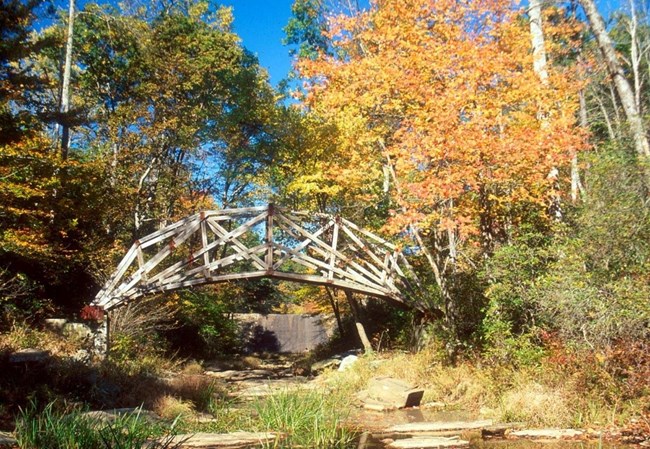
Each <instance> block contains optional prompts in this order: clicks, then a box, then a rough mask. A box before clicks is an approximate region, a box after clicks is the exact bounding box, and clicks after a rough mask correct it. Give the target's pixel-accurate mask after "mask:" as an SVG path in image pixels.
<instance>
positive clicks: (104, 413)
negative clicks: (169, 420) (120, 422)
mask: <svg viewBox="0 0 650 449" xmlns="http://www.w3.org/2000/svg"><path fill="white" fill-rule="evenodd" d="M83 415H84V416H86V417H88V418H90V419H92V420H96V421H98V422H102V423H109V422H113V421H115V420H116V419H117V418H118V417H120V416H124V415H134V416H138V417H139V418H141V419H144V420H147V421H149V422H157V421H160V420H161V419H162V418H161V417H160V416H158V415H157V414H155V413H154V412H152V411H150V410H143V409H141V408H114V409H110V410H93V411H90V412H85V413H84V414H83Z"/></svg>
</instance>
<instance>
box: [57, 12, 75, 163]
mask: <svg viewBox="0 0 650 449" xmlns="http://www.w3.org/2000/svg"><path fill="white" fill-rule="evenodd" d="M69 2H70V3H69V5H70V7H69V10H68V35H67V39H66V44H65V63H64V65H63V82H62V85H61V109H60V112H61V121H62V123H61V159H63V160H65V159H67V158H68V147H69V146H70V125H69V124H68V118H67V114H68V112H69V111H70V72H71V71H72V38H73V34H74V0H69Z"/></svg>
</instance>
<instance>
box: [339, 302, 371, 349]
mask: <svg viewBox="0 0 650 449" xmlns="http://www.w3.org/2000/svg"><path fill="white" fill-rule="evenodd" d="M345 297H346V298H348V302H349V303H350V309H351V310H352V316H353V317H354V324H355V325H356V327H357V333H358V334H359V339H360V340H361V344H362V345H363V350H364V351H365V352H373V349H372V345H371V344H370V340H368V335H367V334H366V329H365V327H363V323H362V322H361V310H360V307H359V303H358V302H357V300H356V299H355V298H354V293H352V292H351V291H350V290H345Z"/></svg>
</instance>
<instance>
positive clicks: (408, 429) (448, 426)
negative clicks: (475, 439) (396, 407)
mask: <svg viewBox="0 0 650 449" xmlns="http://www.w3.org/2000/svg"><path fill="white" fill-rule="evenodd" d="M493 424H494V423H493V422H492V420H491V419H486V420H481V421H449V422H445V421H440V422H416V423H408V424H398V425H396V426H392V427H389V428H388V429H387V431H388V432H394V433H417V432H448V431H451V430H472V429H482V428H483V427H489V426H491V425H493Z"/></svg>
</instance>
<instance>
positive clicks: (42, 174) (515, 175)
mask: <svg viewBox="0 0 650 449" xmlns="http://www.w3.org/2000/svg"><path fill="white" fill-rule="evenodd" d="M69 6H70V8H69V11H67V10H66V11H62V10H56V9H55V8H53V6H52V5H51V4H50V3H48V2H46V1H43V0H2V1H1V10H0V59H1V65H0V127H1V130H0V180H1V182H0V320H1V323H2V327H3V328H4V329H9V328H10V327H11V326H12V325H15V324H16V323H23V322H25V321H27V322H29V323H38V322H39V320H40V319H42V318H45V317H50V316H55V315H61V314H63V315H65V314H67V315H74V314H78V313H79V311H80V310H81V309H82V307H83V306H84V305H85V304H87V303H88V302H89V301H90V300H92V298H93V296H94V294H95V293H96V292H97V291H98V290H99V288H100V286H101V285H102V284H103V282H104V281H105V279H106V278H107V276H109V275H110V274H111V272H112V270H113V269H114V267H115V264H116V263H117V261H118V260H119V259H120V258H121V257H122V255H123V254H124V252H125V249H126V248H128V247H129V246H130V245H131V243H132V242H133V241H134V240H136V239H137V238H138V237H140V236H143V235H146V234H148V233H150V232H153V231H155V230H157V229H160V228H161V227H163V226H165V225H167V224H169V223H172V222H173V221H175V220H177V219H180V218H183V217H185V216H187V215H189V214H192V213H195V212H196V211H198V210H202V209H215V208H226V207H241V206H247V205H255V204H263V203H266V202H268V201H274V202H275V203H277V204H280V205H282V206H285V207H287V208H291V209H296V210H309V211H315V212H327V213H332V214H340V215H341V216H344V217H346V218H349V219H351V220H353V221H354V222H355V223H358V224H359V225H361V226H363V227H365V228H366V229H369V230H372V231H373V232H376V233H379V234H381V235H383V236H384V237H385V238H387V239H389V240H391V241H393V242H395V243H398V244H399V245H401V246H402V247H404V248H408V254H409V258H410V259H411V262H412V264H413V266H414V267H415V268H416V269H417V271H418V273H419V276H420V278H421V280H422V282H423V283H424V285H425V288H426V291H427V301H428V303H429V304H430V307H431V314H430V316H427V317H425V318H423V317H421V316H416V314H415V313H414V312H412V311H401V310H393V311H386V310H375V309H377V308H380V307H379V306H378V305H377V304H375V302H376V301H373V300H367V301H365V302H364V304H365V307H366V308H367V311H366V312H367V316H368V318H369V320H370V321H372V317H373V313H374V314H377V315H379V314H383V315H381V316H382V317H383V318H382V319H381V320H375V321H379V322H376V323H375V325H374V327H375V328H376V329H375V330H371V333H372V332H375V333H376V335H380V334H381V335H389V336H390V338H388V337H385V339H384V344H391V345H402V346H409V347H410V348H414V347H423V346H425V345H427V344H434V343H433V342H436V341H438V342H440V341H442V342H444V346H445V351H446V353H447V354H448V355H449V356H450V357H451V358H456V357H459V356H467V357H469V356H475V355H480V356H481V357H482V358H484V359H485V360H491V361H494V362H506V363H514V364H523V365H526V364H531V363H537V362H539V360H541V358H542V357H543V356H544V355H545V354H546V353H547V351H548V350H549V348H553V347H557V346H558V345H560V346H562V347H567V348H576V349H580V348H582V349H587V350H588V351H592V352H593V351H596V352H597V353H598V352H599V351H608V350H612V348H621V347H622V348H628V349H629V350H630V351H636V352H635V354H637V355H638V356H639V357H641V356H642V355H643V354H644V353H645V357H646V359H647V350H648V347H649V346H648V337H649V333H650V300H649V299H648V298H650V282H649V281H650V214H649V212H650V206H649V205H648V198H649V196H648V189H650V185H649V184H650V146H649V145H648V134H647V126H648V125H647V120H646V117H647V113H648V108H649V107H650V95H649V93H650V87H649V86H648V83H650V16H649V15H648V14H649V12H650V11H648V9H647V5H646V4H645V3H642V2H639V3H636V2H635V1H634V0H630V2H629V3H626V4H625V5H623V4H621V5H620V6H621V9H620V10H619V11H617V12H614V13H613V14H612V15H611V17H610V19H609V21H608V22H607V23H605V22H604V19H603V17H602V16H601V14H600V13H599V12H598V10H597V9H596V6H595V5H594V3H593V1H592V0H580V1H578V2H566V3H563V2H540V1H539V0H531V1H530V2H529V3H528V4H527V5H525V6H520V5H517V4H515V3H514V2H511V1H509V0H480V1H457V0H438V1H435V2H432V1H428V0H409V1H402V0H377V1H373V2H371V3H370V5H369V7H367V8H359V7H358V6H357V7H355V6H354V2H344V1H340V2H338V1H331V2H323V1H320V0H296V1H295V2H294V5H293V8H292V13H293V16H292V18H291V19H290V21H289V23H288V24H287V26H286V28H285V33H286V42H285V43H286V44H287V51H291V52H293V55H294V62H295V64H294V70H293V72H292V73H291V74H290V75H289V78H288V80H287V82H285V83H282V84H281V86H280V88H277V89H276V88H274V87H273V86H271V84H270V82H269V80H268V75H267V73H266V71H265V70H264V69H263V68H262V67H260V65H259V62H258V61H257V59H256V57H255V56H254V55H252V54H251V53H250V52H249V51H247V49H246V48H244V47H243V46H242V44H241V41H240V38H239V37H238V36H237V34H236V33H235V32H234V30H233V27H232V24H233V11H232V10H231V9H229V8H225V7H220V6H218V5H216V4H213V3H209V2H207V1H199V0H197V1H190V0H188V1H180V2H171V1H169V2H168V1H166V0H161V1H159V2H153V1H152V2H146V1H145V2H135V1H133V2H124V3H120V4H119V6H118V5H117V4H115V3H101V4H94V3H88V4H86V5H85V6H84V7H83V9H81V10H76V9H75V5H74V0H70V3H69ZM235 14H236V11H235ZM327 293H328V292H325V291H320V290H319V289H318V288H315V287H301V286H295V285H293V286H292V285H287V284H284V283H280V284H278V283H273V282H271V281H268V282H267V281H257V282H250V283H240V284H233V285H229V286H224V285H216V286H214V287H213V288H210V289H205V290H200V291H188V292H180V293H177V294H175V295H174V296H172V297H166V298H163V300H162V301H164V303H165V307H164V308H163V309H164V310H165V312H166V313H169V314H171V315H174V316H175V318H174V319H175V320H181V321H183V322H184V323H185V325H186V327H188V326H189V327H192V328H193V329H194V330H195V331H196V332H198V336H199V337H201V338H202V339H203V340H202V341H203V343H204V344H205V345H208V346H209V343H210V341H212V342H215V341H217V340H218V341H219V344H221V345H222V346H223V345H224V344H225V343H224V342H225V341H227V339H225V338H224V335H223V334H224V330H223V329H220V328H219V326H220V325H222V326H224V327H227V324H226V323H223V316H222V312H224V311H234V310H238V311H243V310H267V311H268V310H300V311H314V310H322V311H325V312H328V311H331V309H329V307H330V305H334V306H335V308H336V309H337V313H338V312H339V307H338V304H339V299H338V298H333V297H332V296H328V294H327ZM147 304H149V303H147ZM341 304H342V305H341V310H340V311H341V313H343V315H345V314H347V313H349V312H348V311H347V309H346V306H344V305H343V302H342V301H341ZM145 305H146V304H145ZM150 307H153V308H154V309H156V310H161V309H160V307H159V306H150ZM387 316H388V317H387ZM382 326H383V327H382ZM154 327H155V326H154ZM186 331H187V329H186ZM168 334H169V332H168ZM172 334H173V332H172ZM215 336H218V337H219V338H218V339H215ZM416 337H417V338H416ZM168 338H170V339H171V340H173V339H174V337H173V336H171V337H169V335H168ZM186 341H187V340H186ZM635 348H636V349H635ZM213 349H214V350H222V349H224V347H220V348H216V349H215V348H213ZM603 353H605V352H603ZM645 369H649V368H648V367H647V366H646V368H645ZM646 388H647V387H646Z"/></svg>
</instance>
